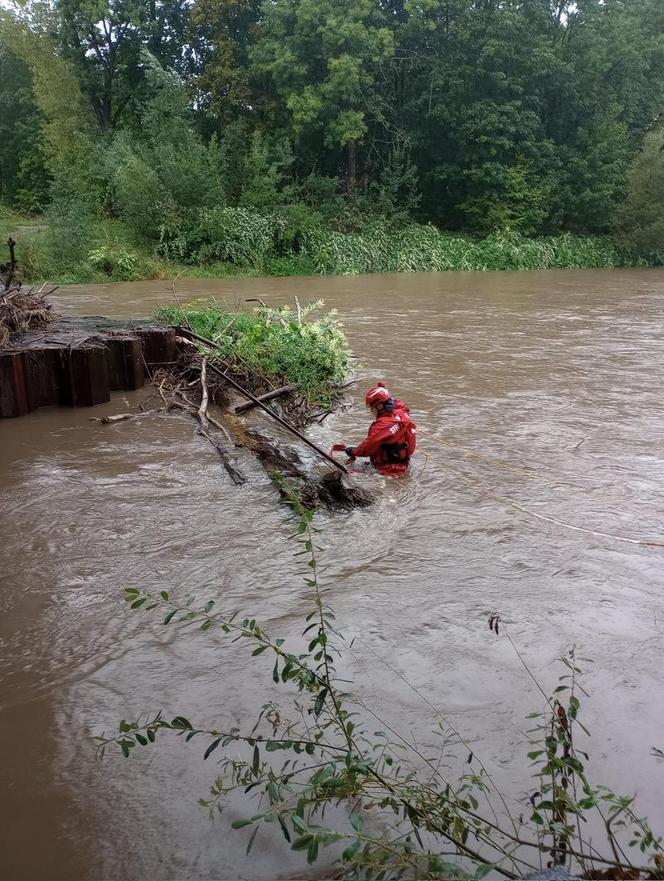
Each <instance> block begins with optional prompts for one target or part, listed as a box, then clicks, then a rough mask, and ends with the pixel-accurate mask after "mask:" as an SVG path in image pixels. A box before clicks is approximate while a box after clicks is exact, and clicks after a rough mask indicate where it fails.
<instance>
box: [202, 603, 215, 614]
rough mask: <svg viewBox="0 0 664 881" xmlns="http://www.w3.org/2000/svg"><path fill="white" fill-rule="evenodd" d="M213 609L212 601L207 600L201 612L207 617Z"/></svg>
mask: <svg viewBox="0 0 664 881" xmlns="http://www.w3.org/2000/svg"><path fill="white" fill-rule="evenodd" d="M213 608H214V600H208V601H207V603H206V604H205V605H204V606H203V611H204V612H205V614H206V615H209V614H210V612H211V611H212V609H213Z"/></svg>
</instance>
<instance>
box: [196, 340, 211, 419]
mask: <svg viewBox="0 0 664 881" xmlns="http://www.w3.org/2000/svg"><path fill="white" fill-rule="evenodd" d="M201 389H202V394H201V405H200V407H199V408H198V411H197V413H196V415H197V417H198V421H199V422H200V423H201V427H202V428H203V430H204V431H207V430H208V428H209V427H210V423H209V422H208V418H207V408H208V399H209V395H208V387H207V358H203V361H202V362H201Z"/></svg>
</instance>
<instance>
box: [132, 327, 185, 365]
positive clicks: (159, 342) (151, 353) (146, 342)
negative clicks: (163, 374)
mask: <svg viewBox="0 0 664 881" xmlns="http://www.w3.org/2000/svg"><path fill="white" fill-rule="evenodd" d="M137 334H138V336H139V337H140V338H141V342H142V344H143V358H144V360H145V365H146V367H147V368H148V372H150V373H153V372H154V371H155V370H158V369H159V367H167V366H172V364H173V362H174V361H175V359H176V357H177V344H176V342H175V331H174V330H173V328H171V327H145V328H142V327H140V328H138V329H137Z"/></svg>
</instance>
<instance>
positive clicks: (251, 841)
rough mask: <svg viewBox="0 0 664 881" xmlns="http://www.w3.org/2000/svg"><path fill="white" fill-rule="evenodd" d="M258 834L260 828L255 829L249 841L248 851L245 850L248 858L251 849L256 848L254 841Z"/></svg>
mask: <svg viewBox="0 0 664 881" xmlns="http://www.w3.org/2000/svg"><path fill="white" fill-rule="evenodd" d="M257 833H258V826H256V828H255V829H254V831H253V832H252V834H251V838H250V839H249V843H248V844H247V849H246V850H245V855H246V856H249V853H250V851H251V848H252V847H253V846H254V839H255V838H256V835H257Z"/></svg>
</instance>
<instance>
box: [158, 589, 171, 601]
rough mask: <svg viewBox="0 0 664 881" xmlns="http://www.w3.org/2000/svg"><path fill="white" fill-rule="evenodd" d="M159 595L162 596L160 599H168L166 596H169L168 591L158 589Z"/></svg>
mask: <svg viewBox="0 0 664 881" xmlns="http://www.w3.org/2000/svg"><path fill="white" fill-rule="evenodd" d="M159 596H160V597H161V598H162V600H168V598H169V594H168V591H167V590H162V591H160V592H159Z"/></svg>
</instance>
